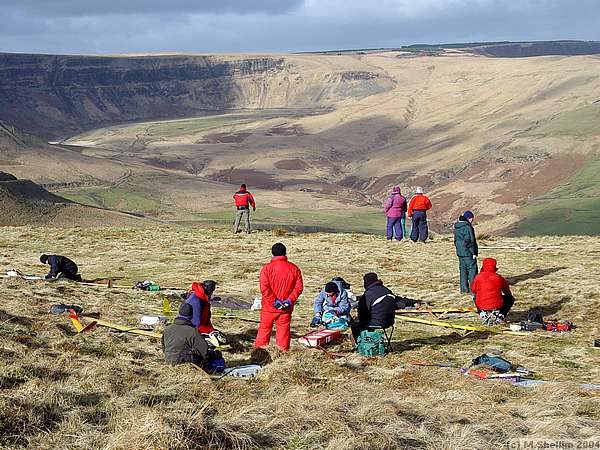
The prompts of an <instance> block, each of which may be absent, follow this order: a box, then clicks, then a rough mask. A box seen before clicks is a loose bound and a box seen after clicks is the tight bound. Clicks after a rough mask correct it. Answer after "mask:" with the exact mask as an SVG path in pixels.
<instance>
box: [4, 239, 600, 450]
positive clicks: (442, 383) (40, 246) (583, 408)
mask: <svg viewBox="0 0 600 450" xmlns="http://www.w3.org/2000/svg"><path fill="white" fill-rule="evenodd" d="M278 240H281V241H283V242H284V243H285V244H286V245H287V246H288V253H289V256H290V259H291V260H292V261H294V262H295V263H297V264H298V265H299V267H300V268H301V269H302V270H303V275H304V281H305V292H304V294H303V296H302V297H301V300H300V303H299V304H298V306H297V308H296V310H295V312H294V315H293V321H292V332H293V336H294V338H296V337H298V336H300V335H302V334H304V333H306V332H307V331H309V327H308V323H309V321H310V318H311V315H312V313H311V306H312V305H311V303H312V298H313V296H314V295H316V294H317V292H318V290H319V289H320V287H321V286H322V285H323V284H324V283H325V281H327V280H328V279H329V278H330V277H331V276H334V275H341V276H344V277H345V278H346V279H348V280H349V281H350V282H351V283H352V285H353V287H354V288H355V291H356V292H359V293H360V292H361V289H360V284H361V276H362V274H364V273H365V272H368V271H372V270H374V271H377V272H378V273H379V274H380V276H381V278H382V279H383V280H384V281H385V283H386V284H387V285H388V286H390V287H391V288H392V289H393V290H394V291H395V292H396V293H398V294H402V295H406V296H410V297H413V298H418V299H422V300H427V301H428V302H431V303H433V304H434V305H435V306H448V305H461V306H466V305H469V303H470V302H469V298H468V297H465V296H461V295H459V293H458V274H457V267H456V266H457V263H456V258H455V255H454V251H453V246H452V242H451V238H450V237H437V238H436V239H435V240H434V241H432V242H430V243H429V244H426V245H412V244H397V243H388V242H385V241H384V240H383V239H382V238H377V237H373V236H362V235H354V234H337V235H330V234H313V235H303V234H288V235H284V236H274V235H273V234H272V233H271V232H263V233H254V234H252V235H251V236H245V235H243V236H240V235H237V236H235V235H232V234H230V233H226V232H220V231H215V230H201V229H196V228H175V227H160V228H147V229H126V228H111V229H85V230H80V231H78V232H77V233H74V232H72V231H67V230H61V229H51V228H35V227H21V228H8V229H5V230H3V232H2V235H1V236H0V246H1V248H2V254H1V256H0V262H1V265H2V266H3V267H4V268H12V267H15V268H19V269H21V270H22V271H24V272H27V273H38V274H42V273H43V272H44V270H45V268H44V267H42V266H41V265H40V264H39V263H38V262H37V258H38V257H39V254H40V253H42V252H43V251H52V252H56V253H61V254H65V255H69V256H72V257H73V258H74V259H75V261H77V263H78V264H79V266H80V268H81V271H82V273H83V275H84V276H85V277H86V278H95V277H107V276H112V277H122V278H121V279H120V280H118V282H119V283H120V284H123V285H130V284H132V283H133V282H134V281H136V280H140V279H143V278H150V279H153V280H155V281H157V282H159V283H161V284H162V285H165V286H166V285H174V286H181V287H187V286H188V285H189V284H190V283H191V282H192V281H195V280H202V279H207V278H213V279H215V280H217V281H218V283H219V284H218V288H217V292H216V293H217V294H218V295H221V296H224V295H229V296H233V297H235V298H239V299H243V300H247V301H251V300H252V299H253V298H254V296H255V295H256V294H257V292H258V273H259V270H260V267H261V265H262V264H263V263H264V262H266V261H268V259H269V249H270V246H271V245H272V244H273V243H274V242H276V241H278ZM521 242H523V241H520V240H516V239H508V238H507V239H502V240H497V241H488V242H485V243H482V244H487V245H491V246H493V245H500V246H501V245H507V244H508V245H516V244H517V243H521ZM535 243H536V244H545V245H558V246H560V249H558V250H553V251H537V252H515V251H510V250H495V251H492V250H486V249H482V251H481V256H482V257H483V256H495V257H496V258H497V259H498V262H499V267H500V273H502V274H503V275H505V276H506V277H507V278H508V279H509V280H510V281H511V284H512V285H513V292H514V294H515V296H516V298H517V303H516V305H515V308H514V315H513V318H514V320H518V319H519V318H523V317H524V316H525V315H526V312H527V310H528V309H529V308H530V307H533V306H536V305H537V306H541V307H542V308H543V309H544V314H545V315H546V317H548V318H550V317H555V318H560V319H570V320H573V321H575V322H576V323H577V325H578V328H577V329H576V330H575V331H573V332H571V333H568V334H564V335H550V336H545V335H544V334H543V333H536V334H534V335H531V336H527V337H517V336H508V335H505V336H493V335H487V334H481V333H471V334H467V335H459V334H457V333H451V332H450V331H448V330H446V329H438V328H433V327H427V326H424V325H417V324H404V323H397V326H396V329H395V332H394V336H393V347H394V353H393V354H391V355H388V356H386V357H385V358H382V359H363V358H360V357H357V356H356V355H354V354H350V353H349V354H347V356H344V357H342V358H337V359H329V358H328V357H327V356H326V355H325V354H324V353H322V352H320V351H319V350H308V349H305V348H303V347H302V346H301V345H299V344H297V343H296V342H295V341H294V343H293V345H292V351H291V352H290V353H289V354H280V353H279V352H278V351H276V350H275V349H272V348H271V349H270V351H269V352H270V355H271V358H272V362H271V363H269V364H267V365H266V366H265V368H264V370H263V371H262V373H261V374H260V375H259V376H258V377H257V378H256V379H253V380H251V381H244V380H229V379H223V380H221V381H210V380H208V379H207V378H206V377H205V376H204V375H203V373H201V372H198V371H196V370H194V369H192V368H190V367H176V368H171V367H167V366H165V365H164V364H163V363H162V361H161V358H162V354H161V351H160V348H159V344H158V342H156V341H153V340H152V339H150V338H146V337H141V336H133V335H128V334H118V333H111V332H109V331H107V330H106V329H102V328H98V329H96V330H94V331H92V332H90V333H87V334H81V335H76V334H75V333H74V331H73V329H72V327H71V325H70V323H69V321H68V317H67V316H54V315H50V314H48V313H47V310H48V306H49V305H50V304H52V303H59V302H65V303H70V302H75V303H78V304H80V305H82V306H83V307H84V309H85V310H86V311H87V312H90V313H98V314H99V315H100V317H101V318H103V319H108V320H113V321H116V322H120V323H129V324H136V323H137V320H138V318H139V316H140V314H143V313H148V312H151V308H156V307H158V306H159V305H160V304H161V302H162V298H161V294H160V293H142V292H137V291H133V290H131V289H111V290H109V289H107V288H102V287H98V288H96V287H85V286H81V285H76V284H70V283H52V284H49V283H45V282H25V281H18V280H10V279H3V280H0V294H1V295H2V299H3V300H2V305H1V306H0V342H1V344H0V357H1V358H2V362H3V364H2V365H1V366H0V446H6V447H7V448H11V449H12V448H30V449H41V448H73V449H88V448H106V449H126V448H127V449H129V448H136V449H145V448H147V449H150V448H151V449H190V448H228V449H230V448H293V449H314V448H330V449H357V448H364V449H366V448H390V449H391V448H423V449H441V448H443V449H464V448H479V449H496V448H500V447H505V446H507V445H508V444H507V443H508V442H509V440H511V439H522V438H528V439H535V438H539V439H546V440H553V441H554V440H561V439H562V440H564V439H572V440H575V441H576V442H584V440H585V439H592V438H594V439H598V429H600V415H599V411H600V393H599V392H598V391H586V390H582V389H580V388H579V387H578V385H579V383H582V382H593V383H600V371H599V367H600V365H599V364H598V362H599V360H598V358H599V357H600V354H599V353H598V352H599V350H597V349H594V348H593V347H592V340H593V338H598V337H599V335H598V333H599V329H598V324H599V323H600V316H599V312H598V311H600V297H599V296H598V281H597V279H596V278H597V277H596V275H595V267H596V260H597V254H598V252H600V241H598V239H596V238H589V237H574V238H553V237H544V238H540V239H538V240H536V241H535ZM218 313H219V311H218V310H215V311H214V314H215V315H218ZM241 315H242V316H243V317H245V318H250V319H252V318H254V319H256V318H257V317H258V315H257V313H253V312H246V313H241ZM453 320H454V321H457V322H461V323H467V324H476V323H477V320H476V318H474V317H469V316H467V317H462V318H454V319H453ZM214 322H215V325H216V326H217V327H218V328H220V329H222V330H224V331H225V332H226V333H228V335H229V337H230V339H231V342H232V344H233V351H232V352H229V353H226V355H225V357H226V360H227V363H228V365H230V366H234V365H237V364H244V363H247V362H249V361H250V360H251V351H252V342H253V338H254V336H255V334H256V324H255V323H253V322H248V321H241V320H237V319H224V318H220V317H215V319H214ZM330 348H331V349H332V350H333V351H340V352H347V351H349V350H350V343H349V342H348V340H347V338H346V339H345V340H344V341H342V342H341V343H340V344H338V345H334V346H331V347H330ZM483 352H500V353H501V354H502V356H504V357H505V358H507V359H509V360H510V361H512V362H514V363H516V364H519V365H522V366H525V367H527V368H529V369H531V370H534V371H535V376H536V377H537V378H540V379H546V380H553V381H557V382H559V384H556V385H547V386H539V387H536V388H531V389H524V388H519V387H513V386H511V385H510V384H508V383H504V382H491V381H479V380H476V379H472V378H469V377H466V376H463V375H460V374H459V373H458V369H453V368H439V367H421V366H415V365H413V362H415V361H418V362H430V363H455V364H457V365H464V364H467V363H468V362H469V361H470V360H471V359H472V358H473V357H475V356H478V355H480V354H481V353H483Z"/></svg>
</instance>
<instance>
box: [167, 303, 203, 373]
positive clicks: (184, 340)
mask: <svg viewBox="0 0 600 450" xmlns="http://www.w3.org/2000/svg"><path fill="white" fill-rule="evenodd" d="M192 313H193V311H192V306H191V305H190V304H189V303H182V304H181V306H180V307H179V315H178V316H177V317H176V318H175V320H174V321H173V323H172V324H171V325H169V326H167V327H166V328H165V331H164V333H163V335H162V349H163V351H164V353H165V361H166V362H167V363H169V364H171V365H176V364H182V363H194V364H198V365H200V366H202V365H204V363H205V361H206V359H207V354H208V345H207V343H206V341H205V340H204V338H203V337H202V335H201V334H200V333H199V332H198V330H197V329H196V327H195V326H194V324H193V323H192Z"/></svg>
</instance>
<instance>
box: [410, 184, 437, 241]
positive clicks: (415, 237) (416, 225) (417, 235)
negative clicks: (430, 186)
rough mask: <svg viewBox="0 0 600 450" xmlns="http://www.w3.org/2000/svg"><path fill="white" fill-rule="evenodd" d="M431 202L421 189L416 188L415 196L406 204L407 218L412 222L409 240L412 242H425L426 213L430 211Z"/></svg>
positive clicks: (426, 229) (426, 232) (426, 233)
mask: <svg viewBox="0 0 600 450" xmlns="http://www.w3.org/2000/svg"><path fill="white" fill-rule="evenodd" d="M431 207H432V205H431V201H430V200H429V198H427V196H426V195H425V194H424V193H423V188H422V187H420V186H418V187H417V189H416V190H415V195H414V196H413V198H411V199H410V202H409V203H408V213H407V215H408V217H409V218H411V220H412V227H411V230H410V239H411V241H413V242H417V241H421V242H425V241H426V240H427V237H428V236H429V229H428V228H427V211H429V210H430V209H431Z"/></svg>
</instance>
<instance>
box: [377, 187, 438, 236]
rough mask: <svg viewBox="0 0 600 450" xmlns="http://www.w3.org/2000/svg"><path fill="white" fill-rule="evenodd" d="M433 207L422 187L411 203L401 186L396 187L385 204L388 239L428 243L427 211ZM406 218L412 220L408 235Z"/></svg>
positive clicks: (418, 188) (418, 189)
mask: <svg viewBox="0 0 600 450" xmlns="http://www.w3.org/2000/svg"><path fill="white" fill-rule="evenodd" d="M431 207H432V204H431V200H429V198H428V197H427V196H426V195H425V194H424V193H423V188H422V187H417V189H416V190H415V195H414V196H413V197H411V199H410V201H408V202H407V201H406V197H404V196H403V195H402V192H401V190H400V186H394V188H393V189H392V192H391V193H390V195H389V197H388V198H387V199H386V200H385V203H384V204H383V209H384V211H385V215H386V217H387V225H386V237H387V240H388V241H391V240H392V239H394V238H395V239H396V240H397V241H401V240H402V239H403V238H404V237H407V238H409V237H410V240H411V241H413V242H417V241H420V242H426V241H427V238H428V237H429V228H428V226H427V211H429V210H430V209H431ZM406 217H408V218H409V219H411V220H412V222H411V223H412V225H411V228H410V233H409V234H408V235H407V234H406Z"/></svg>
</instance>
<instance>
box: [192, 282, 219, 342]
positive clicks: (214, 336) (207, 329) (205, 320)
mask: <svg viewBox="0 0 600 450" xmlns="http://www.w3.org/2000/svg"><path fill="white" fill-rule="evenodd" d="M216 286H217V283H216V282H215V281H213V280H205V281H203V282H202V283H192V289H191V290H190V292H189V293H188V296H187V299H186V301H185V302H186V303H188V304H190V305H191V307H192V318H191V321H192V324H193V325H194V326H195V327H196V328H197V329H198V331H199V332H200V333H202V335H203V336H204V338H205V339H206V341H207V342H208V344H209V345H211V346H212V347H219V346H220V345H223V344H225V343H226V342H227V338H226V337H225V335H224V334H223V333H222V332H221V331H219V330H216V329H215V327H214V326H213V324H212V320H211V311H210V299H211V296H212V295H213V293H214V292H215V288H216Z"/></svg>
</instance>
